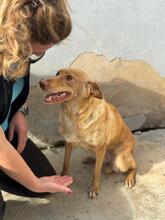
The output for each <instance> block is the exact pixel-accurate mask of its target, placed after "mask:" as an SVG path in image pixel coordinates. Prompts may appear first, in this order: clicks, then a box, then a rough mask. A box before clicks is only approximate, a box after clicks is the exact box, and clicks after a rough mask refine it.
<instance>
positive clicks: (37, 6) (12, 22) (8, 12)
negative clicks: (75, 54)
mask: <svg viewBox="0 0 165 220" xmlns="http://www.w3.org/2000/svg"><path fill="white" fill-rule="evenodd" d="M71 29H72V23H71V18H70V15H69V12H68V4H67V2H66V1H65V0H21V1H20V0H1V1H0V75H3V76H4V77H9V78H15V77H20V76H21V75H22V74H23V72H24V67H25V63H26V62H27V59H28V58H29V56H30V55H31V54H32V48H31V42H38V43H41V44H51V43H53V44H58V43H59V42H61V41H62V40H64V39H65V38H66V37H67V36H68V35H69V34H70V32H71Z"/></svg>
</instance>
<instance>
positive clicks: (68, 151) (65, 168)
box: [61, 143, 72, 176]
mask: <svg viewBox="0 0 165 220" xmlns="http://www.w3.org/2000/svg"><path fill="white" fill-rule="evenodd" d="M71 152H72V144H71V143H66V146H65V156H64V163H63V169H62V173H61V175H62V176H64V175H68V170H69V161H70V156H71Z"/></svg>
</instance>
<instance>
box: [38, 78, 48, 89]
mask: <svg viewBox="0 0 165 220" xmlns="http://www.w3.org/2000/svg"><path fill="white" fill-rule="evenodd" d="M39 85H40V87H41V89H46V85H47V82H46V80H41V81H40V82H39Z"/></svg>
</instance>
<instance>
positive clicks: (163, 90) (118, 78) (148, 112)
mask: <svg viewBox="0 0 165 220" xmlns="http://www.w3.org/2000/svg"><path fill="white" fill-rule="evenodd" d="M70 67H71V68H76V69H81V70H84V71H85V72H86V73H87V74H88V75H89V77H90V79H91V80H94V81H96V82H98V84H99V86H100V87H101V89H102V91H103V94H104V96H105V99H106V100H107V101H109V102H111V103H112V104H114V105H115V106H116V107H117V108H118V110H119V112H120V113H121V115H122V116H123V117H124V118H126V122H128V126H130V128H131V129H132V130H137V129H143V128H158V127H164V124H165V79H164V78H162V77H160V75H159V74H158V73H157V72H156V71H155V70H154V69H153V68H152V67H151V66H150V65H149V64H147V63H145V61H143V60H135V61H128V60H123V59H121V58H115V59H114V60H112V61H109V60H108V59H107V58H106V57H104V56H100V55H96V54H94V53H84V54H82V55H80V56H79V57H78V58H77V59H76V60H75V61H74V62H73V63H72V64H71V65H70ZM139 117H140V121H138V118H139Z"/></svg>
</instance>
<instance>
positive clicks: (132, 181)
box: [125, 175, 136, 189]
mask: <svg viewBox="0 0 165 220" xmlns="http://www.w3.org/2000/svg"><path fill="white" fill-rule="evenodd" d="M135 183H136V179H135V177H134V176H133V175H128V176H127V177H126V179H125V186H126V187H127V188H129V189H131V188H132V187H133V186H134V185H135Z"/></svg>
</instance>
